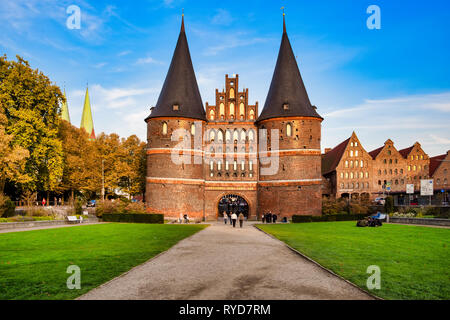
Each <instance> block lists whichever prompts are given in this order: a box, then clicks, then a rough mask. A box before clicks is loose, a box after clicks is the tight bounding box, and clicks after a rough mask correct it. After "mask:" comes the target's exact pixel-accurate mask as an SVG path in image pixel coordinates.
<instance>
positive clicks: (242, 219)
mask: <svg viewBox="0 0 450 320" xmlns="http://www.w3.org/2000/svg"><path fill="white" fill-rule="evenodd" d="M244 219H245V216H244V214H243V213H241V214H240V215H239V226H240V227H241V228H242V225H243V224H244Z"/></svg>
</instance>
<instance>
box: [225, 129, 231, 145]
mask: <svg viewBox="0 0 450 320" xmlns="http://www.w3.org/2000/svg"><path fill="white" fill-rule="evenodd" d="M225 140H226V141H227V142H229V141H231V132H230V130H227V131H226V133H225Z"/></svg>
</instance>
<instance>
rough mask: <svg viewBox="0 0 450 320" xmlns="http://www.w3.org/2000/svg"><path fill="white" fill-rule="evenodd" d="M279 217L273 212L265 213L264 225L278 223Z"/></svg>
mask: <svg viewBox="0 0 450 320" xmlns="http://www.w3.org/2000/svg"><path fill="white" fill-rule="evenodd" d="M277 219H278V216H277V215H276V214H274V213H272V212H271V211H269V212H267V213H263V214H262V216H261V221H262V223H277Z"/></svg>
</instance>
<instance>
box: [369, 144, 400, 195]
mask: <svg viewBox="0 0 450 320" xmlns="http://www.w3.org/2000/svg"><path fill="white" fill-rule="evenodd" d="M369 154H370V155H371V157H372V159H373V173H374V179H373V192H375V193H383V192H385V191H386V186H389V185H390V188H391V191H390V192H403V191H404V190H405V188H406V184H407V182H408V175H407V172H406V168H407V164H406V163H407V162H406V159H405V158H404V157H403V156H402V155H401V153H400V152H399V151H398V150H397V149H396V148H395V146H394V142H393V141H392V140H391V139H388V140H386V142H385V143H384V145H383V146H382V147H380V148H378V149H375V150H373V151H371V152H369Z"/></svg>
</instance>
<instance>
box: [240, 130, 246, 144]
mask: <svg viewBox="0 0 450 320" xmlns="http://www.w3.org/2000/svg"><path fill="white" fill-rule="evenodd" d="M245 138H246V134H245V130H244V129H242V131H241V141H243V142H244V141H245Z"/></svg>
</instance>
